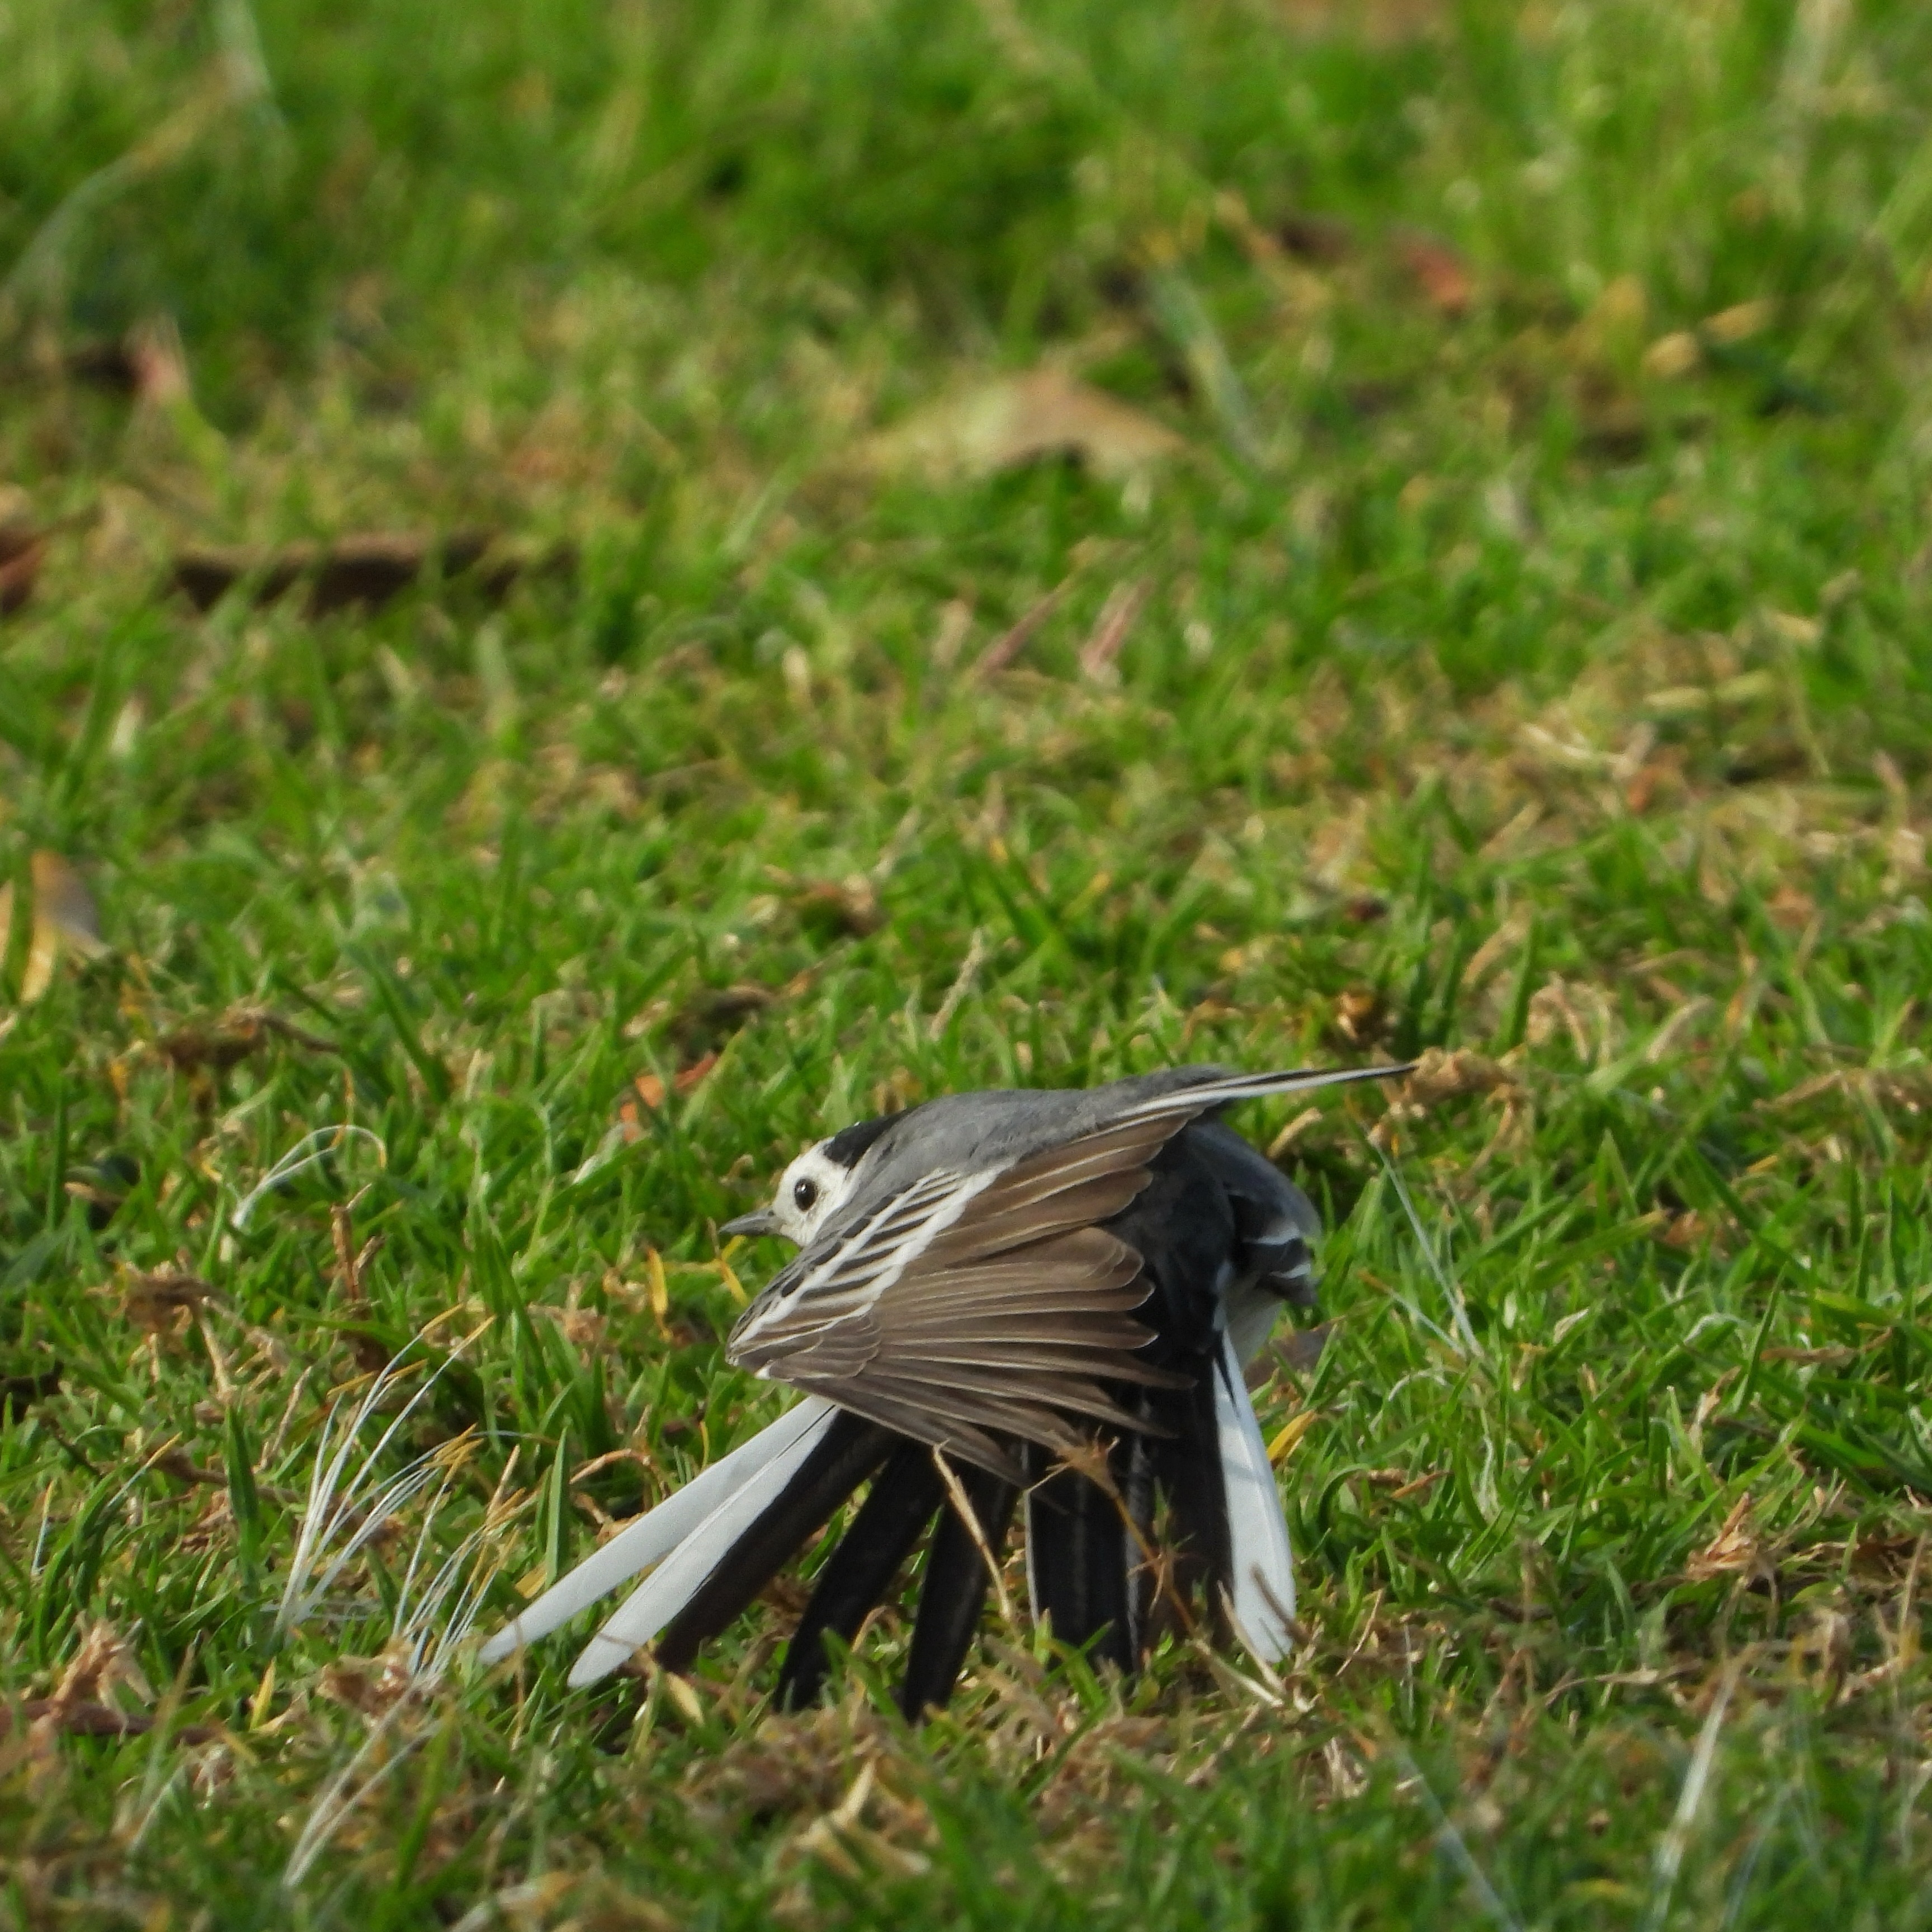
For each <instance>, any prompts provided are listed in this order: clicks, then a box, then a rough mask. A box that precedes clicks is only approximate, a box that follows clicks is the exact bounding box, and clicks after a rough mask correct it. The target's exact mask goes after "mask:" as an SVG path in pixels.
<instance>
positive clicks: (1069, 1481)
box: [1027, 1455, 1138, 1672]
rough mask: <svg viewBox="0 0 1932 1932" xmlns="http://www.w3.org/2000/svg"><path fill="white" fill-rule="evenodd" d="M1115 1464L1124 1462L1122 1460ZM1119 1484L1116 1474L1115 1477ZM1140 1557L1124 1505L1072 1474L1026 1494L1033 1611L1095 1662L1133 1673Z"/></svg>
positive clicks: (1060, 1473) (1057, 1474) (1059, 1473)
mask: <svg viewBox="0 0 1932 1932" xmlns="http://www.w3.org/2000/svg"><path fill="white" fill-rule="evenodd" d="M1121 1460H1122V1459H1121V1457H1118V1455H1117V1456H1116V1457H1115V1461H1116V1462H1117V1463H1118V1462H1120V1461H1121ZM1116 1480H1117V1482H1118V1476H1117V1478H1116ZM1137 1559H1138V1552H1137V1551H1136V1548H1135V1546H1134V1541H1133V1538H1131V1537H1130V1535H1128V1533H1127V1525H1126V1523H1124V1521H1123V1520H1121V1509H1120V1505H1118V1503H1117V1502H1116V1501H1115V1499H1114V1498H1113V1497H1112V1496H1109V1495H1108V1494H1107V1493H1106V1491H1105V1490H1103V1489H1102V1488H1101V1487H1100V1485H1099V1484H1097V1483H1095V1482H1094V1481H1091V1480H1090V1479H1089V1478H1087V1477H1085V1476H1083V1475H1080V1474H1079V1472H1076V1471H1075V1470H1072V1469H1056V1470H1055V1471H1054V1472H1052V1474H1050V1475H1048V1476H1046V1477H1045V1478H1043V1480H1041V1481H1040V1482H1038V1483H1037V1484H1035V1485H1034V1487H1033V1488H1032V1489H1031V1490H1030V1491H1029V1492H1028V1496H1027V1566H1028V1576H1029V1577H1030V1579H1031V1583H1032V1586H1033V1596H1034V1614H1035V1615H1036V1616H1042V1617H1046V1618H1049V1619H1051V1620H1052V1625H1053V1634H1054V1635H1055V1637H1058V1639H1059V1640H1060V1641H1061V1643H1067V1644H1071V1645H1073V1646H1075V1647H1076V1649H1077V1648H1079V1647H1082V1646H1091V1649H1088V1653H1087V1654H1088V1656H1089V1657H1090V1658H1091V1659H1092V1660H1093V1661H1094V1662H1095V1663H1096V1664H1112V1665H1113V1666H1114V1667H1115V1668H1116V1669H1117V1670H1121V1671H1123V1672H1125V1671H1130V1670H1133V1667H1134V1661H1135V1656H1134V1654H1135V1651H1136V1647H1137V1638H1138V1630H1137V1623H1138V1619H1136V1617H1135V1616H1134V1614H1133V1576H1134V1572H1135V1571H1136V1568H1137V1567H1138V1562H1137Z"/></svg>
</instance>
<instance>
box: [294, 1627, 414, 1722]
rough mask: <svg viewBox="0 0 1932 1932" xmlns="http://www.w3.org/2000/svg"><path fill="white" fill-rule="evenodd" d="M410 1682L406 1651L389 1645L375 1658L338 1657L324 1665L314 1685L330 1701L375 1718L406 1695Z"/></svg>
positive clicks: (400, 1647)
mask: <svg viewBox="0 0 1932 1932" xmlns="http://www.w3.org/2000/svg"><path fill="white" fill-rule="evenodd" d="M412 1684H413V1680H412V1679H411V1678H410V1667H409V1658H408V1655H407V1652H406V1651H405V1650H404V1649H403V1647H402V1646H401V1645H400V1644H392V1646H390V1647H389V1649H387V1650H386V1651H384V1652H383V1653H382V1655H380V1656H379V1657H338V1658H336V1659H335V1661H333V1662H332V1663H329V1664H324V1665H323V1667H322V1670H321V1671H320V1673H319V1674H318V1675H317V1678H316V1683H315V1688H316V1689H317V1691H319V1692H320V1694H322V1695H323V1697H326V1698H327V1699H328V1700H329V1702H330V1703H332V1704H340V1705H341V1706H343V1707H344V1709H346V1710H350V1711H355V1712H359V1713H360V1714H361V1715H362V1716H363V1717H365V1718H377V1717H380V1716H381V1715H382V1714H383V1712H385V1711H386V1710H388V1709H389V1708H390V1707H391V1706H392V1705H394V1704H395V1703H398V1701H399V1700H401V1699H402V1698H404V1697H407V1696H408V1694H409V1693H410V1689H411V1688H412Z"/></svg>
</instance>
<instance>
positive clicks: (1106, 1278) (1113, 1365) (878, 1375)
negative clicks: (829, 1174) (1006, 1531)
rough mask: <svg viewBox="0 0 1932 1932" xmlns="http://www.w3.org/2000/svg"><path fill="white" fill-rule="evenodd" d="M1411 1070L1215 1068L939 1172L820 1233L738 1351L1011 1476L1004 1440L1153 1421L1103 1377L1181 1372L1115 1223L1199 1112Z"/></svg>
mask: <svg viewBox="0 0 1932 1932" xmlns="http://www.w3.org/2000/svg"><path fill="white" fill-rule="evenodd" d="M1400 1071H1401V1070H1400V1069H1399V1068H1393V1067H1371V1068H1364V1069H1360V1070H1349V1071H1346V1072H1341V1073H1334V1072H1330V1073H1272V1074H1225V1075H1224V1074H1222V1073H1219V1072H1218V1071H1217V1072H1215V1073H1211V1074H1207V1075H1204V1076H1203V1078H1202V1079H1200V1080H1199V1081H1198V1082H1189V1083H1188V1084H1187V1085H1184V1086H1179V1087H1177V1088H1173V1089H1172V1090H1170V1091H1166V1092H1164V1093H1157V1094H1151V1095H1149V1096H1148V1097H1145V1098H1144V1099H1137V1100H1133V1101H1132V1102H1131V1103H1129V1104H1127V1106H1124V1107H1123V1109H1122V1110H1121V1112H1120V1113H1118V1115H1115V1116H1114V1117H1113V1118H1112V1119H1110V1120H1108V1121H1106V1122H1105V1123H1104V1124H1101V1125H1100V1126H1098V1127H1095V1128H1094V1129H1093V1130H1091V1131H1089V1132H1088V1133H1084V1134H1081V1135H1078V1136H1075V1137H1073V1138H1071V1139H1067V1140H1066V1141H1064V1142H1061V1143H1059V1144H1058V1145H1055V1146H1052V1147H1050V1148H1046V1149H1045V1150H1044V1151H1040V1152H1038V1153H1035V1154H1031V1155H1028V1156H1026V1157H1022V1158H1019V1159H1016V1160H1013V1161H1012V1162H1011V1163H1007V1164H1006V1165H1004V1166H1001V1165H993V1166H988V1167H986V1168H984V1169H980V1170H978V1171H977V1172H963V1173H962V1172H957V1171H954V1170H950V1169H942V1170H938V1171H935V1172H931V1173H929V1174H927V1175H923V1176H922V1177H921V1178H919V1180H917V1181H914V1182H913V1184H910V1186H909V1187H906V1188H904V1190H901V1192H899V1193H897V1194H895V1195H893V1196H891V1197H889V1199H886V1201H884V1202H882V1203H881V1204H880V1205H879V1206H878V1207H877V1208H876V1209H874V1211H873V1212H872V1213H871V1214H870V1215H869V1216H868V1217H867V1218H866V1219H865V1220H862V1222H860V1223H858V1224H857V1225H856V1226H850V1227H847V1228H846V1229H842V1230H841V1231H840V1232H839V1233H838V1235H835V1236H833V1237H831V1238H828V1239H825V1240H821V1241H818V1242H815V1243H814V1244H813V1245H812V1246H811V1247H808V1248H807V1249H806V1250H805V1251H804V1252H803V1253H802V1254H800V1255H799V1256H798V1258H797V1259H796V1260H795V1261H793V1262H792V1264H791V1265H790V1267H788V1268H786V1269H785V1270H784V1271H783V1272H782V1273H781V1274H779V1275H778V1276H777V1277H775V1279H774V1280H772V1283H771V1285H770V1286H769V1287H768V1288H767V1289H766V1290H765V1291H764V1292H763V1294H762V1295H760V1296H759V1297H758V1298H757V1301H754V1303H753V1304H751V1307H749V1308H748V1309H747V1310H745V1313H744V1315H743V1316H742V1318H740V1319H739V1323H738V1325H737V1327H736V1328H735V1329H734V1330H733V1332H732V1335H731V1340H730V1345H729V1348H728V1349H727V1353H728V1355H729V1356H730V1359H731V1360H732V1361H733V1362H735V1363H736V1364H738V1365H739V1367H744V1368H748V1369H753V1370H757V1372H758V1373H760V1374H763V1375H766V1376H772V1377H774V1378H775V1379H778V1380H779V1381H781V1382H789V1383H790V1384H792V1385H793V1386H794V1387H796V1388H801V1389H805V1390H807V1391H810V1392H811V1394H814V1395H820V1396H823V1397H826V1398H828V1399H829V1400H831V1401H832V1402H835V1403H838V1405H839V1406H841V1408H844V1409H851V1410H853V1411H855V1412H856V1413H858V1414H859V1415H863V1416H866V1417H868V1418H871V1420H872V1421H875V1422H879V1423H882V1424H884V1425H885V1426H886V1427H888V1428H890V1429H895V1430H900V1431H901V1432H902V1433H904V1434H906V1435H907V1436H913V1437H914V1438H915V1439H917V1440H919V1441H920V1442H928V1443H932V1444H934V1445H936V1446H938V1447H940V1448H946V1449H950V1450H952V1451H955V1452H956V1453H957V1454H959V1455H961V1456H962V1457H966V1458H967V1459H968V1460H971V1461H973V1462H975V1463H980V1464H982V1465H983V1466H985V1467H986V1468H988V1469H994V1470H997V1471H998V1472H1001V1473H1002V1474H1009V1475H1010V1473H1011V1472H1012V1469H1013V1463H1012V1458H1011V1457H1010V1454H1008V1453H1007V1450H1006V1448H1004V1446H1003V1445H1001V1443H1000V1442H998V1440H997V1438H998V1437H999V1436H1006V1437H1008V1438H1012V1437H1016V1436H1017V1437H1019V1438H1020V1439H1022V1440H1024V1441H1027V1442H1037V1443H1039V1444H1040V1445H1043V1447H1046V1448H1049V1449H1055V1450H1061V1449H1064V1448H1067V1447H1068V1446H1070V1445H1071V1443H1072V1442H1073V1441H1074V1440H1075V1432H1074V1430H1073V1427H1071V1425H1070V1423H1069V1421H1068V1420H1067V1418H1068V1417H1069V1416H1070V1415H1084V1416H1089V1417H1092V1418H1095V1419H1097V1420H1099V1421H1103V1422H1111V1423H1114V1424H1117V1425H1118V1426H1120V1427H1124V1428H1135V1427H1145V1425H1144V1424H1141V1423H1139V1422H1138V1421H1136V1418H1134V1417H1133V1416H1132V1415H1130V1414H1129V1413H1128V1412H1127V1411H1126V1410H1124V1409H1122V1408H1121V1406H1120V1405H1119V1403H1118V1402H1117V1401H1116V1400H1115V1399H1114V1398H1113V1397H1112V1396H1111V1395H1109V1393H1108V1392H1107V1391H1106V1388H1104V1387H1103V1383H1107V1382H1113V1383H1120V1382H1143V1383H1154V1384H1172V1382H1174V1381H1175V1378H1174V1377H1173V1376H1171V1375H1169V1374H1167V1373H1164V1372H1163V1371H1161V1370H1157V1369H1154V1368H1153V1367H1151V1366H1149V1365H1148V1364H1146V1363H1145V1362H1144V1361H1141V1360H1139V1358H1138V1357H1137V1355H1136V1351H1137V1350H1139V1349H1141V1348H1142V1347H1143V1346H1145V1344H1146V1343H1148V1341H1150V1340H1152V1331H1151V1330H1150V1329H1149V1328H1147V1327H1146V1326H1145V1325H1143V1324H1142V1323H1141V1322H1137V1321H1136V1320H1135V1319H1133V1313H1132V1311H1133V1310H1134V1309H1136V1308H1137V1307H1139V1305H1140V1304H1141V1303H1142V1302H1143V1301H1145V1299H1146V1298H1147V1295H1148V1283H1147V1281H1146V1280H1145V1277H1143V1275H1142V1267H1141V1256H1140V1255H1139V1253H1138V1252H1137V1251H1136V1250H1135V1249H1133V1247H1130V1246H1129V1245H1128V1244H1127V1243H1126V1242H1124V1241H1120V1240H1118V1239H1117V1238H1115V1236H1114V1235H1112V1234H1110V1233H1109V1232H1107V1231H1106V1228H1105V1227H1104V1226H1103V1225H1101V1224H1103V1223H1106V1222H1107V1221H1109V1220H1112V1218H1113V1217H1114V1216H1115V1215H1116V1214H1119V1213H1120V1212H1121V1210H1122V1209H1123V1208H1125V1207H1126V1206H1127V1205H1128V1203H1129V1202H1131V1201H1132V1200H1133V1198H1134V1197H1135V1196H1136V1195H1137V1194H1138V1193H1139V1192H1140V1191H1141V1190H1142V1188H1143V1187H1145V1186H1146V1185H1147V1184H1148V1163H1149V1162H1150V1161H1151V1160H1153V1159H1154V1157H1155V1156H1156V1155H1157V1154H1158V1153H1159V1152H1160V1150H1161V1148H1163V1147H1164V1146H1165V1145H1166V1144H1167V1142H1169V1140H1170V1139H1172V1137H1173V1136H1175V1134H1176V1133H1178V1132H1179V1131H1180V1130H1181V1128H1182V1127H1185V1126H1186V1125H1187V1123H1188V1122H1189V1121H1193V1120H1196V1119H1198V1118H1199V1117H1200V1116H1201V1115H1202V1114H1204V1113H1207V1112H1211V1111H1213V1110H1214V1109H1218V1108H1220V1107H1224V1106H1229V1105H1232V1103H1234V1102H1235V1101H1237V1100H1249V1099H1253V1098H1255V1097H1259V1096H1260V1095H1262V1094H1283V1093H1294V1092H1298V1091H1304V1090H1305V1089H1308V1088H1315V1087H1321V1086H1328V1085H1332V1084H1334V1083H1336V1082H1341V1081H1346V1080H1352V1079H1377V1078H1383V1077H1386V1076H1388V1074H1390V1073H1397V1072H1400Z"/></svg>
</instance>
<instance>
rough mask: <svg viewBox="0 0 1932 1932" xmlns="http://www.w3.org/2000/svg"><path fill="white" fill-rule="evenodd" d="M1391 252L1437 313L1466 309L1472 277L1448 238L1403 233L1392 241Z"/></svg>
mask: <svg viewBox="0 0 1932 1932" xmlns="http://www.w3.org/2000/svg"><path fill="white" fill-rule="evenodd" d="M1395 253H1396V260H1397V261H1399V262H1400V263H1401V264H1402V266H1403V268H1404V269H1406V270H1407V271H1408V273H1409V277H1410V278H1411V280H1412V281H1414V282H1415V285H1416V287H1417V288H1418V289H1419V290H1421V293H1422V297H1423V299H1424V301H1425V302H1427V303H1428V305H1430V308H1433V309H1434V310H1435V311H1436V314H1438V315H1445V316H1451V317H1454V316H1460V315H1466V314H1468V313H1469V307H1470V305H1471V304H1472V302H1475V299H1476V283H1475V277H1474V276H1473V275H1471V273H1470V272H1469V264H1468V263H1466V262H1465V261H1464V260H1463V258H1462V257H1461V256H1460V254H1457V252H1456V251H1455V250H1454V248H1451V247H1450V245H1449V244H1448V242H1445V241H1443V240H1442V239H1440V238H1439V236H1433V235H1423V234H1411V235H1405V236H1402V237H1401V238H1400V239H1398V241H1397V243H1396V245H1395Z"/></svg>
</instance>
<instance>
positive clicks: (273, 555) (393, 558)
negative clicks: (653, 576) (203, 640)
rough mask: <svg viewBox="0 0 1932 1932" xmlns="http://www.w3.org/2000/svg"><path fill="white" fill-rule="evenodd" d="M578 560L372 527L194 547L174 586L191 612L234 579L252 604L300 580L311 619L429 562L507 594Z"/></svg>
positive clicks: (419, 571) (390, 585)
mask: <svg viewBox="0 0 1932 1932" xmlns="http://www.w3.org/2000/svg"><path fill="white" fill-rule="evenodd" d="M575 562H576V559H575V557H574V554H572V553H571V552H569V551H568V550H551V551H549V552H547V553H544V554H543V555H542V556H525V555H521V554H519V553H517V552H515V551H513V550H510V549H508V548H507V547H505V545H504V544H502V542H501V541H500V540H499V538H497V537H496V535H494V534H493V532H490V531H487V530H460V531H457V532H453V533H452V534H451V535H449V536H446V537H440V538H439V537H437V536H434V535H425V534H423V533H421V532H396V531H376V532H365V533H363V534H361V535H352V536H346V537H341V538H337V539H336V541H334V542H333V543H328V544H314V543H297V544H285V545H284V546H283V547H281V548H280V549H278V550H252V549H248V548H245V547H227V548H220V547H210V548H193V549H189V550H183V551H182V552H181V553H180V554H179V555H178V556H177V557H176V558H175V564H174V585H175V589H177V590H178V591H180V592H181V594H182V595H184V596H185V597H186V598H187V600H188V601H189V602H190V603H191V604H193V606H194V607H195V608H196V610H211V609H213V607H214V605H215V604H217V603H219V602H220V600H221V599H222V598H223V597H224V596H226V595H227V594H228V592H229V591H230V590H232V589H234V588H235V587H236V586H237V585H243V586H246V587H247V589H248V596H249V599H250V601H251V602H253V603H255V604H272V603H275V601H277V600H278V598H281V597H284V596H285V595H287V593H288V592H290V590H292V589H294V588H295V587H296V586H297V585H298V584H306V585H307V586H308V593H307V596H306V598H305V604H304V607H305V609H306V610H307V611H308V614H309V615H310V616H312V617H319V616H324V615H326V613H329V612H330V611H332V610H346V609H349V608H350V607H359V608H362V609H365V610H374V609H377V608H379V607H380V606H382V605H383V604H386V603H388V602H389V601H390V599H391V598H394V597H396V596H398V595H401V593H402V592H404V591H405V590H407V589H409V587H410V586H411V585H412V584H413V583H416V581H417V580H419V578H421V577H423V576H424V575H425V574H427V573H428V571H430V570H431V567H432V565H434V566H437V568H440V572H441V574H442V575H443V577H446V578H448V577H471V578H472V581H473V582H474V583H475V584H476V586H478V588H479V589H481V590H482V592H484V595H486V596H487V597H490V598H501V597H503V596H505V595H508V592H509V591H510V589H511V586H513V585H514V584H515V583H517V581H518V580H520V578H522V577H526V576H530V575H535V574H557V573H567V572H568V571H570V570H571V569H573V568H574V567H575Z"/></svg>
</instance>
